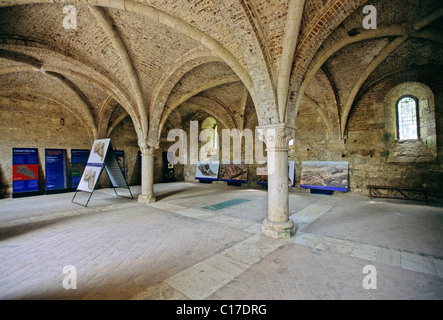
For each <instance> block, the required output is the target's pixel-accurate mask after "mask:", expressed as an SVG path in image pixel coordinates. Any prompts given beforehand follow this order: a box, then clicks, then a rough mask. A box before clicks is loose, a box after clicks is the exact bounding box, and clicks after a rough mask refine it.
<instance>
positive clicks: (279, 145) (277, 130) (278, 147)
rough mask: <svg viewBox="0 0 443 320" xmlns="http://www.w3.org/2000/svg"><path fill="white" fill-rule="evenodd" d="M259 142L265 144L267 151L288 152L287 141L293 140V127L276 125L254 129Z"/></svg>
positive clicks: (281, 124)
mask: <svg viewBox="0 0 443 320" xmlns="http://www.w3.org/2000/svg"><path fill="white" fill-rule="evenodd" d="M256 129H257V130H258V133H259V138H260V140H263V141H265V142H266V146H267V150H269V151H288V150H289V146H288V145H289V141H290V140H291V139H294V138H295V132H296V131H297V129H296V128H295V127H290V126H288V125H286V124H285V123H277V124H270V125H263V126H258V127H256Z"/></svg>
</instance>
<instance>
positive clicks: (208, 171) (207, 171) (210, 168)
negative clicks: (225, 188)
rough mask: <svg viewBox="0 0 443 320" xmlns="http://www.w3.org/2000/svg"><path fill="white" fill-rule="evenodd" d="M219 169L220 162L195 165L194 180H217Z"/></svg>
mask: <svg viewBox="0 0 443 320" xmlns="http://www.w3.org/2000/svg"><path fill="white" fill-rule="evenodd" d="M219 169H220V162H218V161H217V162H215V161H213V162H201V161H199V162H198V163H197V169H196V170H195V179H197V180H212V181H217V180H218V171H219Z"/></svg>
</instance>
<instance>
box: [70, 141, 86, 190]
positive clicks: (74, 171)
mask: <svg viewBox="0 0 443 320" xmlns="http://www.w3.org/2000/svg"><path fill="white" fill-rule="evenodd" d="M88 158H89V150H82V149H71V188H72V189H77V187H78V184H79V182H80V179H81V177H82V175H83V171H85V167H86V164H87V163H88Z"/></svg>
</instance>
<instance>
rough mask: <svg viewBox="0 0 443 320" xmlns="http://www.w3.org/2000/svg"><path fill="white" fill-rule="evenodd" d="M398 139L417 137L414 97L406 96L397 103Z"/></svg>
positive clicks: (413, 138)
mask: <svg viewBox="0 0 443 320" xmlns="http://www.w3.org/2000/svg"><path fill="white" fill-rule="evenodd" d="M397 113H398V136H399V140H416V139H418V130H417V128H418V126H417V104H416V102H415V100H414V99H412V98H410V97H406V98H403V99H401V100H400V101H399V102H398V105H397Z"/></svg>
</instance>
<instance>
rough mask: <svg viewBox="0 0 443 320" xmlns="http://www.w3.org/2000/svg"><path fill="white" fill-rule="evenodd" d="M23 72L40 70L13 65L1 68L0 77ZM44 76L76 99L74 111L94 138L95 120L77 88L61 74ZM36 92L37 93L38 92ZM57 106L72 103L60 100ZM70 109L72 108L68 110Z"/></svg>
mask: <svg viewBox="0 0 443 320" xmlns="http://www.w3.org/2000/svg"><path fill="white" fill-rule="evenodd" d="M24 72H40V70H38V69H35V68H33V67H32V66H30V65H26V64H23V65H15V66H11V67H10V68H3V69H1V70H0V75H7V74H13V73H24ZM44 74H45V76H47V77H51V78H53V79H56V80H57V81H58V82H59V83H61V84H62V85H63V86H64V87H65V88H66V89H67V90H68V91H69V92H71V93H72V94H73V95H74V96H75V97H76V99H77V104H75V105H76V106H77V107H76V109H75V110H76V111H77V112H78V113H79V114H80V115H81V118H82V119H83V120H82V122H84V123H85V124H87V128H88V129H89V130H91V132H92V136H93V137H96V136H97V126H96V124H95V119H94V117H93V115H92V113H91V110H90V107H89V105H88V103H87V101H85V99H84V97H83V96H82V94H81V92H79V90H78V88H76V87H75V85H74V84H72V83H71V82H69V81H68V80H67V79H65V78H64V77H63V76H62V75H61V74H58V73H56V72H52V71H51V72H44ZM27 89H29V90H32V88H27ZM27 89H25V88H23V87H21V88H20V90H27ZM36 92H39V91H38V90H37V91H36ZM39 95H41V96H43V95H42V93H39ZM48 98H51V96H49V95H48ZM52 99H53V100H54V99H55V98H54V97H52ZM58 101H59V104H61V105H63V106H67V105H71V106H72V103H68V102H65V101H63V103H61V102H60V101H62V100H58ZM70 109H72V107H71V108H70Z"/></svg>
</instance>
